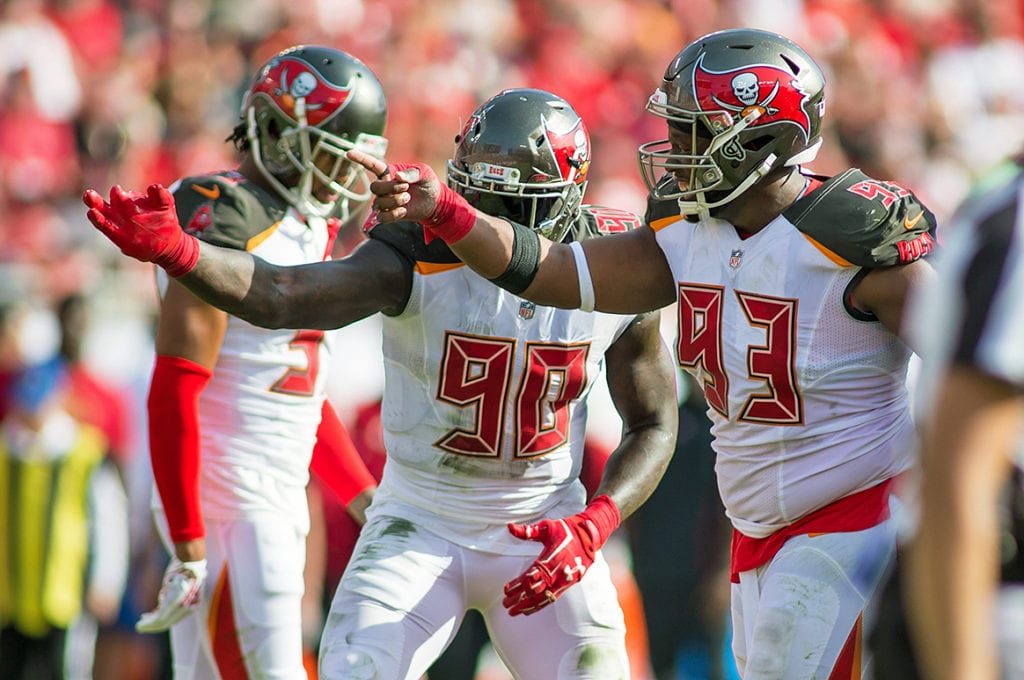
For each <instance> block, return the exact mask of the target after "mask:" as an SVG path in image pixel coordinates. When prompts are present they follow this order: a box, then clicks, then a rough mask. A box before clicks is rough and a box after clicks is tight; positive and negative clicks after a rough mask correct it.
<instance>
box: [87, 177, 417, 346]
mask: <svg viewBox="0 0 1024 680" xmlns="http://www.w3.org/2000/svg"><path fill="white" fill-rule="evenodd" d="M83 200H84V202H85V204H86V206H88V207H89V211H88V217H89V220H90V221H91V222H92V223H93V225H94V226H95V227H96V228H97V229H98V230H99V231H101V232H102V233H103V234H104V235H105V236H107V238H109V239H110V240H111V241H113V242H114V243H115V244H116V245H117V246H118V247H119V248H120V249H121V251H122V252H123V253H125V254H126V255H129V256H130V257H133V258H135V259H137V260H141V261H143V262H153V263H155V264H157V265H159V266H161V267H163V268H164V269H165V270H166V271H167V273H168V274H170V275H171V276H172V277H175V278H176V280H177V281H178V282H180V283H181V284H182V285H183V286H185V287H186V288H188V289H189V290H190V291H192V292H193V293H194V294H195V295H196V296H197V297H199V298H200V299H202V300H203V301H205V302H206V303H208V304H210V305H213V306H214V307H217V308H219V309H221V310H224V311H226V312H228V313H229V314H232V315H233V316H237V317H239V318H242V319H245V320H246V321H248V322H250V323H253V324H256V325H257V326H263V327H265V328H319V329H331V328H340V327H341V326H344V325H346V324H349V323H352V322H354V321H358V320H359V319H362V318H364V317H366V316H369V315H371V314H373V313H375V312H378V311H384V312H387V313H397V312H399V311H401V310H402V308H403V307H404V306H405V302H406V300H407V299H408V294H409V284H410V281H411V279H410V277H409V274H408V271H407V269H408V265H407V263H406V262H405V261H404V260H403V259H402V258H401V257H400V256H399V255H398V254H397V253H396V252H395V251H393V250H392V249H391V248H389V247H388V246H385V245H383V244H381V243H378V242H375V241H372V240H371V241H367V242H364V243H363V244H361V245H360V247H359V248H357V249H356V250H355V251H354V252H353V253H352V255H350V256H349V257H347V258H345V259H342V260H335V261H330V262H317V263H313V264H307V265H300V266H295V267H283V266H277V265H272V264H270V263H268V262H266V261H264V260H262V259H260V258H258V257H254V256H252V255H250V254H249V253H247V252H245V251H241V250H236V249H232V248H221V247H218V246H215V245H212V244H209V243H203V242H201V241H199V240H198V239H196V238H195V237H193V236H191V235H190V234H187V233H185V232H184V231H183V230H182V229H181V226H180V225H179V224H178V218H177V214H176V211H175V208H174V199H173V197H172V196H171V194H170V192H169V191H167V189H165V188H164V187H162V186H159V185H152V186H150V187H149V189H148V191H147V193H146V194H139V193H136V192H128V191H124V190H122V189H121V188H120V187H114V188H112V189H111V190H110V201H109V202H108V201H105V200H103V198H102V197H101V196H100V195H99V194H98V193H96V192H95V191H93V190H91V189H90V190H88V191H86V192H85V196H84V197H83Z"/></svg>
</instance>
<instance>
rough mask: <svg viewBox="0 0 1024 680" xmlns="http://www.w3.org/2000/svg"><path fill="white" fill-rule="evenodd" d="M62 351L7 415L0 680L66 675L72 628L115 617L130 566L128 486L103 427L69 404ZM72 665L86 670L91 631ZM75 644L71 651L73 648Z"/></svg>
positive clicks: (38, 369)
mask: <svg viewBox="0 0 1024 680" xmlns="http://www.w3.org/2000/svg"><path fill="white" fill-rule="evenodd" d="M66 381H67V372H66V369H65V366H64V363H63V361H62V360H61V359H60V358H59V357H52V358H50V359H48V360H46V361H44V362H41V363H36V364H31V365H29V366H27V367H24V368H22V369H21V370H20V371H18V372H17V373H16V374H15V376H14V377H13V379H12V380H11V382H10V383H9V385H8V389H9V402H8V403H9V408H8V410H7V413H6V415H5V417H4V419H3V422H2V423H0V468H2V474H0V480H3V485H2V486H0V498H2V499H3V502H2V503H0V507H2V510H0V532H2V537H3V551H2V552H3V560H2V562H0V570H2V572H3V574H4V578H2V579H0V621H3V627H2V628H0V658H3V664H2V666H0V678H4V679H5V680H7V679H11V680H30V679H31V680H37V679H41V680H45V679H47V678H52V679H54V680H58V679H62V678H65V677H79V676H78V675H74V676H72V675H71V674H70V673H68V674H66V673H65V668H64V658H65V649H66V646H67V645H68V644H69V630H70V629H71V628H72V626H73V625H74V624H76V622H78V621H79V620H80V617H83V616H84V617H88V618H89V619H92V620H95V621H98V622H103V623H106V622H110V621H112V620H113V619H114V617H115V616H116V613H117V610H118V607H119V606H120V600H121V596H122V594H123V590H124V581H125V577H126V573H127V565H126V560H127V544H128V539H127V520H126V515H125V512H124V490H123V487H122V486H121V482H120V478H119V476H118V475H117V472H116V470H115V469H114V468H113V465H112V464H110V463H109V461H108V460H107V458H106V446H107V443H106V440H105V438H104V436H103V434H102V433H101V432H100V431H99V430H97V429H96V428H94V427H92V426H91V425H87V424H85V423H82V422H80V421H77V420H76V419H75V418H73V417H72V416H71V415H70V414H69V413H68V412H67V410H66V409H65V403H64V398H65V397H66V389H67V382H66ZM86 631H87V632H86V635H85V640H86V643H85V645H83V646H81V647H76V648H75V649H76V650H78V651H79V652H80V655H74V654H72V655H71V658H70V659H69V663H70V664H71V665H70V666H69V669H72V668H76V669H79V671H80V672H82V671H84V672H86V673H88V669H89V668H91V666H92V655H91V651H92V650H91V649H90V644H89V643H90V642H94V640H95V635H94V634H93V635H89V633H88V628H86ZM69 651H70V650H69Z"/></svg>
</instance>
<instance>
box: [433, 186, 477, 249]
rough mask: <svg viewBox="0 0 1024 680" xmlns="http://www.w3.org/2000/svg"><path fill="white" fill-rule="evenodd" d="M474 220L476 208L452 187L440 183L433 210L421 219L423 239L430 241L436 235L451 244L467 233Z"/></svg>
mask: <svg viewBox="0 0 1024 680" xmlns="http://www.w3.org/2000/svg"><path fill="white" fill-rule="evenodd" d="M475 222H476V209H475V208H474V207H473V206H471V205H470V204H469V202H468V201H466V199H465V198H463V197H462V196H461V195H459V194H458V193H457V192H456V191H455V190H454V189H452V188H451V187H449V186H447V185H445V184H442V185H441V191H440V193H439V194H438V195H437V206H435V207H434V212H433V213H431V215H430V217H428V218H427V219H425V220H423V226H424V227H425V232H424V236H425V240H426V242H427V243H430V241H432V240H433V239H434V238H435V237H436V238H440V239H441V240H442V241H444V242H445V243H447V244H448V245H451V244H452V243H455V242H456V241H458V240H460V239H461V238H462V237H464V236H465V235H466V234H468V233H469V231H470V230H471V229H472V228H473V224H474V223H475Z"/></svg>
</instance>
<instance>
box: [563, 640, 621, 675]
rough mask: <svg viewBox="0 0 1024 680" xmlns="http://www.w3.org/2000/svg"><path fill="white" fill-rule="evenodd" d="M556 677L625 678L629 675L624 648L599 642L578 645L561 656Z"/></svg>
mask: <svg viewBox="0 0 1024 680" xmlns="http://www.w3.org/2000/svg"><path fill="white" fill-rule="evenodd" d="M558 677H559V678H565V679H570V678H571V679H573V680H616V679H618V680H625V678H628V677H629V662H628V660H627V659H626V653H625V649H623V648H622V647H621V646H619V645H614V644H605V643H600V642H594V643H588V644H583V645H580V646H578V647H576V648H575V649H573V650H572V651H571V652H569V653H568V654H566V655H565V656H564V657H562V662H561V664H560V665H559V670H558Z"/></svg>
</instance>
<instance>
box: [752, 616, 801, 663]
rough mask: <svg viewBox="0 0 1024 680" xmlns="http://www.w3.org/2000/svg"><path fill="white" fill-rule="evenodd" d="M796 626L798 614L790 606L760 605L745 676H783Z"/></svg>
mask: <svg viewBox="0 0 1024 680" xmlns="http://www.w3.org/2000/svg"><path fill="white" fill-rule="evenodd" d="M796 629H797V617H796V614H795V613H794V612H792V611H791V610H789V609H782V608H764V609H761V610H760V611H759V612H758V613H757V623H756V624H755V626H754V635H753V644H751V645H750V647H749V652H750V654H749V656H748V657H747V659H746V664H745V665H746V669H745V670H746V672H745V674H744V677H745V678H750V679H755V678H756V680H775V679H779V680H781V679H782V678H784V677H785V676H786V664H787V660H788V659H789V653H790V648H791V647H792V645H793V637H794V635H795V633H796Z"/></svg>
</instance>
